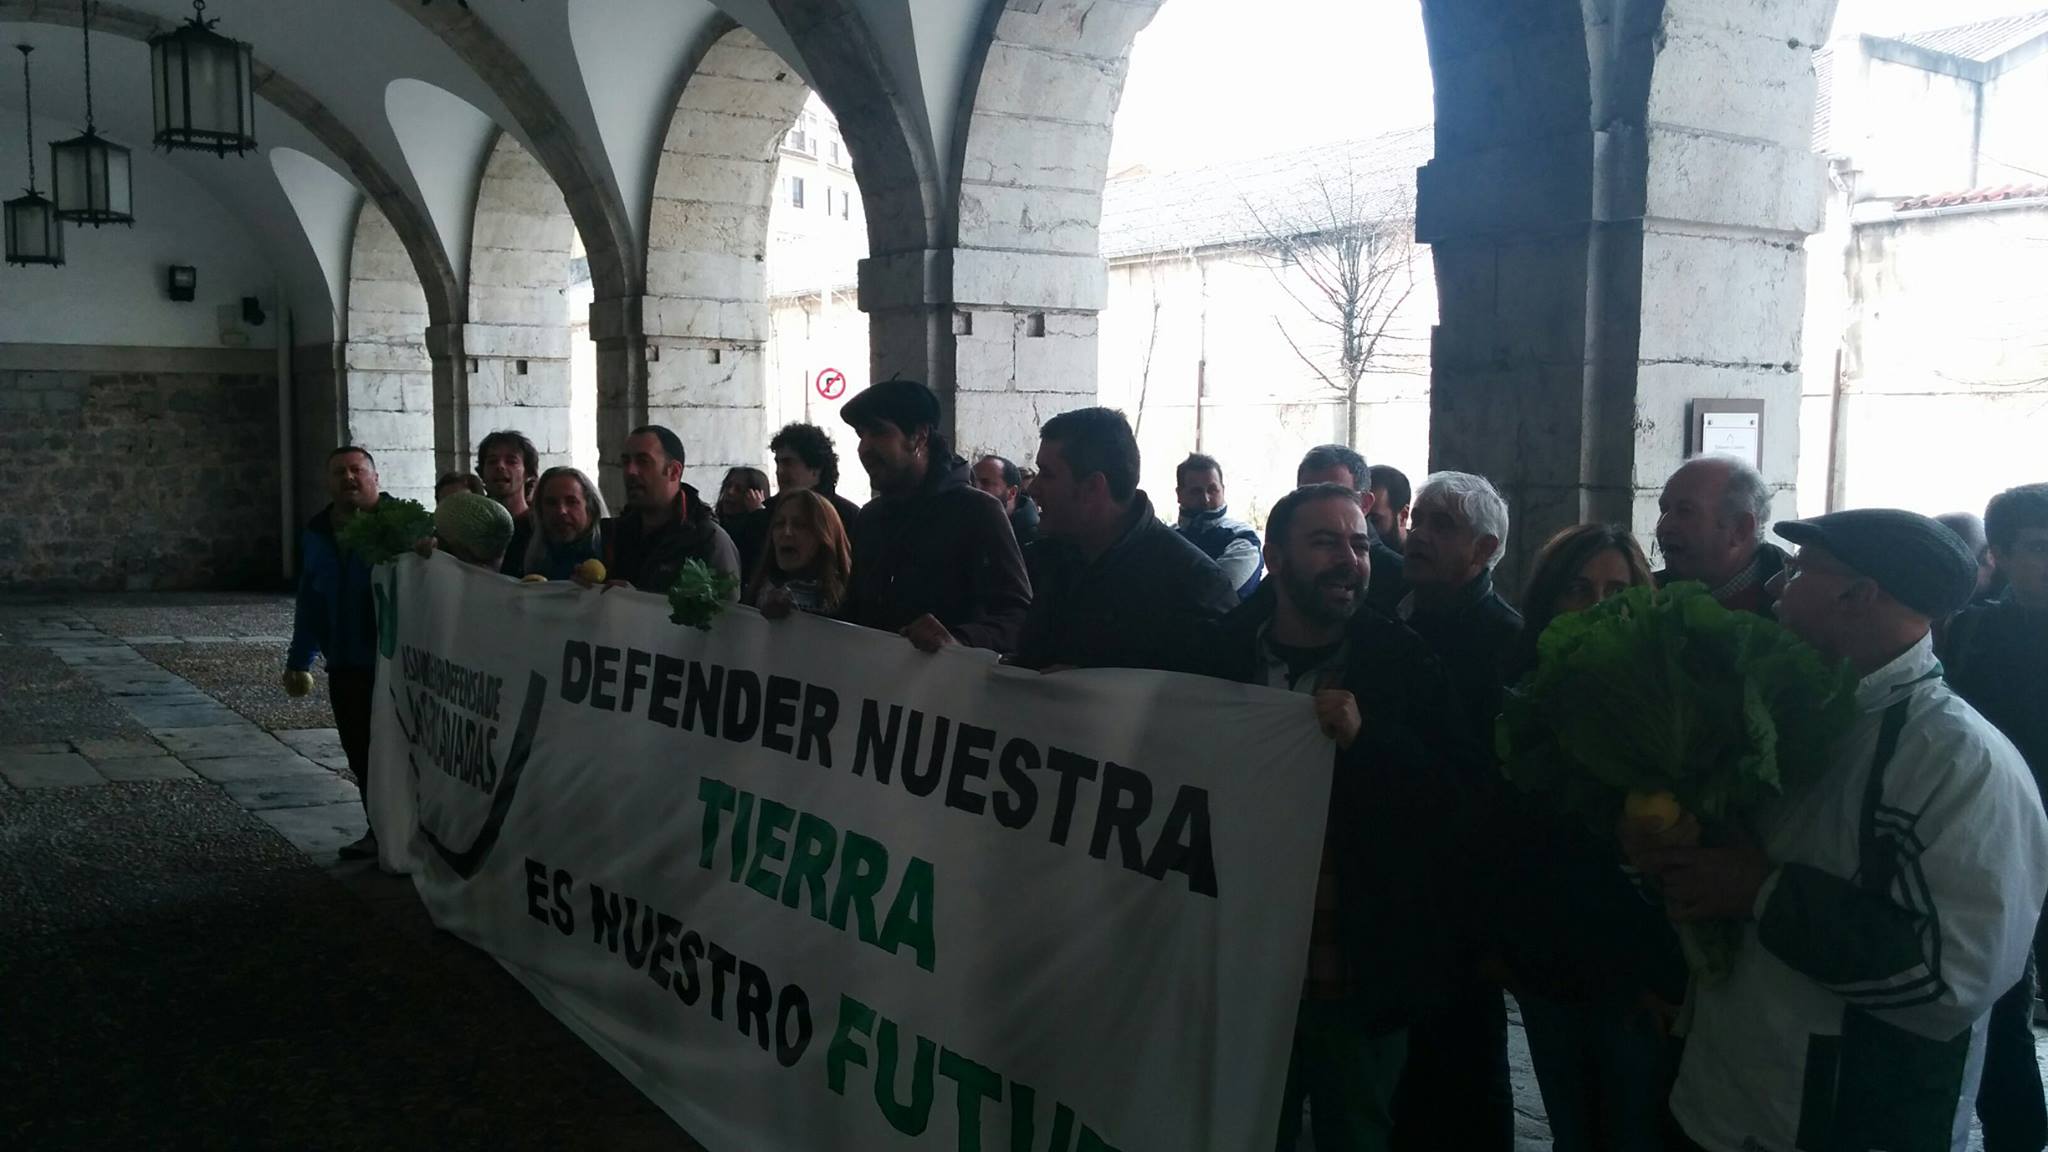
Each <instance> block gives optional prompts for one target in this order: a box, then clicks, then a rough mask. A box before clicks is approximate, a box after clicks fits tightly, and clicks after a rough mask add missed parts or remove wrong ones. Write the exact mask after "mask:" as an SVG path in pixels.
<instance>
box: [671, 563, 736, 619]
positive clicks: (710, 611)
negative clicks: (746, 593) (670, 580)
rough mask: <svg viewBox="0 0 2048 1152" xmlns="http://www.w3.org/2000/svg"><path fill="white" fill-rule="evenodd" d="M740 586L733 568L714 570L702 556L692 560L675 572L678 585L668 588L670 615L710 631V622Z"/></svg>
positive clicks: (716, 617) (721, 610)
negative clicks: (722, 570)
mask: <svg viewBox="0 0 2048 1152" xmlns="http://www.w3.org/2000/svg"><path fill="white" fill-rule="evenodd" d="M739 587H740V581H739V577H737V576H734V575H733V574H732V573H730V572H715V571H713V570H712V568H711V566H710V565H708V564H706V563H704V562H703V561H702V560H692V561H690V562H689V563H687V564H685V565H683V570H682V571H681V572H679V573H677V574H676V582H675V586H674V587H672V588H670V589H669V590H668V606H669V616H668V618H669V619H670V620H673V621H674V622H676V623H677V624H683V625H687V626H688V627H691V628H696V629H698V630H700V631H704V632H709V631H711V622H712V621H713V620H716V619H718V614H719V613H721V612H723V611H725V608H726V605H727V604H728V603H729V602H730V601H731V599H732V597H733V594H734V593H736V592H738V591H739Z"/></svg>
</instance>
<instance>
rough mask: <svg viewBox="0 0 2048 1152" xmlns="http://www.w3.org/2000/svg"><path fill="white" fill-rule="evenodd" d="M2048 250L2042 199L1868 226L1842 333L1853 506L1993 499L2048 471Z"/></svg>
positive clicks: (1979, 506)
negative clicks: (2045, 274) (2046, 265)
mask: <svg viewBox="0 0 2048 1152" xmlns="http://www.w3.org/2000/svg"><path fill="white" fill-rule="evenodd" d="M2044 258H2048V204H2042V203H2040V202H2036V203H2034V204H2032V205H2030V206H2026V207H2022V208H2005V209H2003V210H1992V211H1972V212H1963V213H1954V214H1947V215H1920V216H1907V217H1904V218H1899V219H1894V220H1891V221H1888V222H1876V223H1866V224H1863V225H1860V226H1858V227H1857V228H1856V231H1855V240H1854V247H1853V249H1852V251H1851V253H1850V259H1851V263H1850V265H1849V276H1848V285H1849V288H1850V303H1849V308H1850V311H1849V313H1848V316H1847V320H1848V324H1847V327H1846V330H1845V331H1844V333H1843V337H1842V347H1843V350H1844V357H1843V365H1842V367H1843V391H1844V397H1843V409H1842V428H1843V437H1842V447H1841V451H1840V457H1839V459H1840V463H1839V467H1840V469H1841V475H1840V477H1839V479H1838V484H1839V486H1840V491H1841V494H1842V503H1843V505H1844V506H1846V507H1858V506H1892V507H1903V508H1911V509H1914V510H1916V511H1920V512H1925V513H1928V514H1930V515H1932V514H1938V513H1942V512H1952V511H1975V512H1982V511H1983V508H1984V504H1985V502H1986V501H1987V500H1988V499H1989V498H1990V497H1991V496H1992V495H1993V494H1995V493H1997V492H1999V491H2001V490H2003V489H2005V488H2009V487H2012V486H2013V485H2016V484H2024V483H2033V482H2037V481H2040V480H2043V479H2048V463H2044V461H2048V456H2044V454H2043V452H2042V447H2041V446H2042V445H2043V444H2048V319H2044V318H2048V287H2044V286H2043V284H2042V283H2041V281H2040V278H2039V276H2038V275H2037V274H2036V273H2035V269H2038V268H2039V267H2040V266H2041V262H2042V260H2043V259H2044ZM1820 428H1821V429H1824V428H1825V424H1821V425H1820ZM1816 431H1817V430H1815V429H1813V428H1812V427H1811V426H1809V431H1808V436H1809V438H1811V437H1812V436H1814V435H1815V432H1816Z"/></svg>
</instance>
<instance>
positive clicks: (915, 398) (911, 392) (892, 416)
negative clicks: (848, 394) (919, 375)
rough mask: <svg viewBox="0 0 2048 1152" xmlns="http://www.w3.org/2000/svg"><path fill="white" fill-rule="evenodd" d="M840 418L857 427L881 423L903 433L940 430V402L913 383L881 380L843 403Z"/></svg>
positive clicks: (930, 392) (925, 389) (923, 388)
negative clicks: (894, 427)
mask: <svg viewBox="0 0 2048 1152" xmlns="http://www.w3.org/2000/svg"><path fill="white" fill-rule="evenodd" d="M839 418H840V419H841V420H844V421H846V422H847V423H848V424H850V425H852V426H854V427H856V428H857V427H859V426H860V425H862V424H866V423H869V422H870V421H875V420H883V421H887V422H888V423H890V424H894V425H895V426H896V427H898V428H900V429H902V430H903V431H905V432H908V431H910V430H911V429H913V428H918V427H924V428H936V427H938V426H939V398H938V397H937V396H934V395H932V390H931V389H929V388H927V387H925V386H924V385H922V384H920V383H918V382H917V381H915V380H884V381H882V382H881V383H879V384H871V385H869V386H868V387H867V389H866V390H865V391H863V392H862V393H861V394H860V395H858V396H855V397H854V398H853V399H851V400H848V401H847V402H846V406H845V407H844V408H841V409H840V410H839Z"/></svg>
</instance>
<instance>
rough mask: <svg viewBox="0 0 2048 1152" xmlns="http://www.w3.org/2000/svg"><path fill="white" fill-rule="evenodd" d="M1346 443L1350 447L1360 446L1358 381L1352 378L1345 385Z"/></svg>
mask: <svg viewBox="0 0 2048 1152" xmlns="http://www.w3.org/2000/svg"><path fill="white" fill-rule="evenodd" d="M1344 444H1345V446H1346V447H1349V448H1354V449H1355V448H1357V447H1358V381H1357V380H1352V381H1351V382H1350V383H1349V384H1347V385H1345V387H1344Z"/></svg>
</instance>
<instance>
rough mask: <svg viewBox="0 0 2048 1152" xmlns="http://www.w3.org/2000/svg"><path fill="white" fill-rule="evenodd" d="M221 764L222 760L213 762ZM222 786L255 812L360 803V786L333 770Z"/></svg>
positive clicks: (242, 781)
mask: <svg viewBox="0 0 2048 1152" xmlns="http://www.w3.org/2000/svg"><path fill="white" fill-rule="evenodd" d="M209 763H212V764H219V763H222V761H219V760H214V761H209ZM221 787H222V788H223V789H225V790H226V792H227V794H228V797H229V798H230V799H232V800H233V801H234V802H235V803H237V804H240V805H241V806H242V807H244V808H247V809H248V810H249V811H251V812H267V811H270V810H272V809H276V808H317V807H320V806H322V805H328V804H360V803H361V802H362V795H361V793H359V792H357V791H356V786H355V785H353V784H351V783H349V782H348V781H346V780H343V779H342V778H340V777H339V776H336V775H334V774H332V773H329V772H319V773H307V772H300V773H296V774H294V775H291V776H279V777H273V778H269V779H256V780H224V781H222V782H221Z"/></svg>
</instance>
